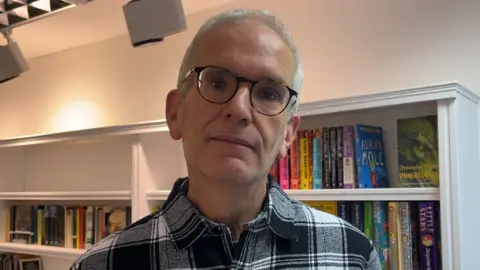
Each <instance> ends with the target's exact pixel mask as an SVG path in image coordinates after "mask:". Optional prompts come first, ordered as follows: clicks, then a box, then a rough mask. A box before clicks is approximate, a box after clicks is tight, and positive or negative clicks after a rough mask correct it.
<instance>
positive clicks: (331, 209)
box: [305, 201, 338, 216]
mask: <svg viewBox="0 0 480 270" xmlns="http://www.w3.org/2000/svg"><path fill="white" fill-rule="evenodd" d="M305 203H306V204H307V205H310V206H311V207H313V208H315V209H317V210H320V211H323V212H326V213H330V214H332V215H335V216H338V212H337V202H335V201H306V202H305Z"/></svg>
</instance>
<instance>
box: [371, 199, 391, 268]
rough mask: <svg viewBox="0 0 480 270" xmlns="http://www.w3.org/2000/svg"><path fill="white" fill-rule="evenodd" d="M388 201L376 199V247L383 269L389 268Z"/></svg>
mask: <svg viewBox="0 0 480 270" xmlns="http://www.w3.org/2000/svg"><path fill="white" fill-rule="evenodd" d="M387 211H388V210H387V202H385V201H374V202H373V213H374V226H375V233H374V235H375V241H374V243H375V248H376V249H377V252H378V256H379V258H380V264H381V266H382V269H383V270H387V269H388V263H389V260H388V254H389V248H388V243H389V242H388V220H387V216H388V214H387Z"/></svg>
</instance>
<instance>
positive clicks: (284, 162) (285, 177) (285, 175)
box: [278, 155, 290, 189]
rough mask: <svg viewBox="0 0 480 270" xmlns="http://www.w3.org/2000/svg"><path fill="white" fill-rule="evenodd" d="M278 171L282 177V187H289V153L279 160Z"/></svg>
mask: <svg viewBox="0 0 480 270" xmlns="http://www.w3.org/2000/svg"><path fill="white" fill-rule="evenodd" d="M278 172H279V177H280V187H282V189H289V188H290V185H289V183H290V175H289V170H288V155H287V156H285V157H284V158H282V159H281V160H280V161H279V164H278Z"/></svg>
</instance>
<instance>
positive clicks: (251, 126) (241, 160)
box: [166, 20, 299, 183]
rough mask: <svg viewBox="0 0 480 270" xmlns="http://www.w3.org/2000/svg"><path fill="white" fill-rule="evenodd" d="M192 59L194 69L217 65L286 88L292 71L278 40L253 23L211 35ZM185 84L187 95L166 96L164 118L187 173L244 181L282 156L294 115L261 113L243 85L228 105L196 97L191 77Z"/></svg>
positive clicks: (292, 129) (224, 28) (295, 125)
mask: <svg viewBox="0 0 480 270" xmlns="http://www.w3.org/2000/svg"><path fill="white" fill-rule="evenodd" d="M194 55H195V61H194V65H195V66H196V67H203V66H217V67H222V68H226V69H228V70H230V71H232V72H234V73H235V74H236V75H237V76H241V77H245V78H248V79H250V80H260V79H264V78H271V77H274V78H282V79H283V80H284V81H285V82H286V83H287V84H289V85H291V82H292V78H293V74H294V72H295V63H294V60H293V56H292V54H291V53H290V51H289V49H288V47H287V46H286V45H285V43H284V42H283V41H282V39H281V38H280V37H279V36H278V35H277V34H275V33H274V32H273V31H272V30H271V29H269V28H268V27H267V26H265V25H263V24H261V23H259V22H258V21H254V20H252V21H250V22H244V23H241V24H229V25H224V26H221V27H219V28H216V29H214V30H213V31H210V32H209V33H207V34H205V35H204V36H203V38H202V39H201V40H200V42H199V43H198V44H197V46H196V48H195V53H194ZM185 83H186V85H188V86H189V89H188V92H187V94H186V96H184V97H183V96H182V94H181V93H180V92H179V90H173V91H171V92H170V93H169V94H168V97H167V106H166V115H167V121H168V125H169V129H170V134H171V136H172V138H173V139H176V140H178V139H182V141H183V147H184V152H185V158H186V161H187V165H188V167H189V171H190V173H191V174H192V173H200V174H203V175H205V176H207V177H212V178H217V179H222V180H223V179H225V181H237V182H243V183H247V182H251V181H253V180H255V179H259V177H261V176H264V175H265V174H266V173H267V172H268V171H269V169H270V167H271V165H272V164H273V162H274V160H275V158H283V157H284V156H285V155H286V153H287V149H288V147H289V146H290V143H291V141H292V140H293V137H294V134H295V133H296V130H297V128H298V124H299V117H297V116H294V117H290V118H287V110H288V108H287V110H285V111H284V112H283V113H281V114H279V115H275V116H266V115H263V114H260V113H259V112H257V111H256V110H255V109H254V108H253V107H252V105H251V103H250V92H249V88H248V87H249V85H248V84H240V85H239V89H238V91H237V93H236V94H235V96H234V97H233V98H232V99H231V100H230V101H229V102H228V103H224V104H214V103H211V102H208V101H206V100H205V99H203V98H202V96H201V95H200V94H199V92H198V88H197V74H196V73H193V74H191V75H190V76H189V77H188V78H187V81H186V82H185ZM297 90H298V89H297Z"/></svg>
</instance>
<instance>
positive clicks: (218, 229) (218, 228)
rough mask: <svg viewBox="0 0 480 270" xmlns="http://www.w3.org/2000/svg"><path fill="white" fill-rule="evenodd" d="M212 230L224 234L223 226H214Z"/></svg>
mask: <svg viewBox="0 0 480 270" xmlns="http://www.w3.org/2000/svg"><path fill="white" fill-rule="evenodd" d="M212 232H213V233H214V234H222V232H223V231H222V228H220V227H213V228H212Z"/></svg>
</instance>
